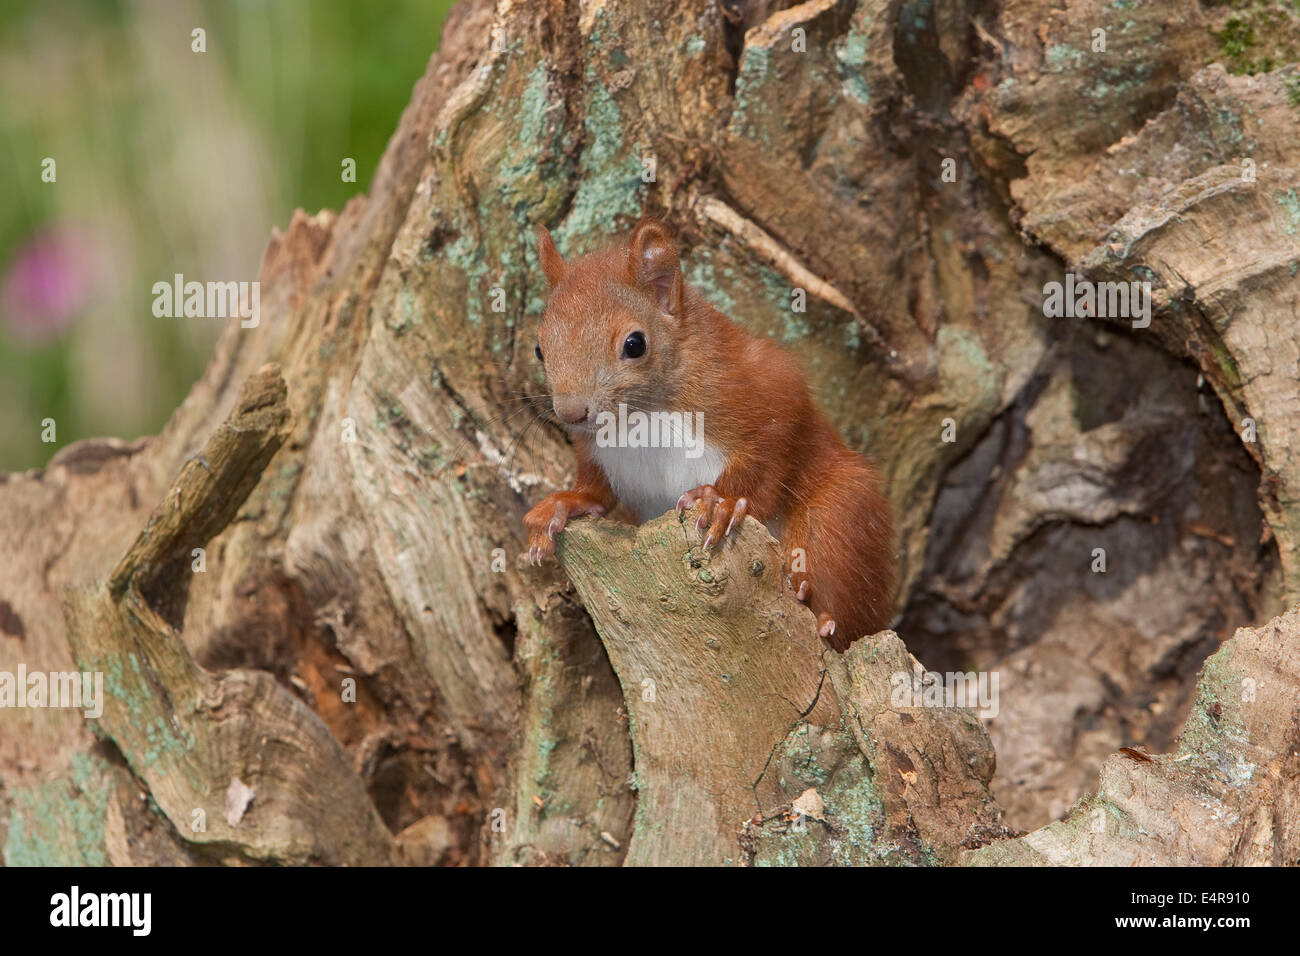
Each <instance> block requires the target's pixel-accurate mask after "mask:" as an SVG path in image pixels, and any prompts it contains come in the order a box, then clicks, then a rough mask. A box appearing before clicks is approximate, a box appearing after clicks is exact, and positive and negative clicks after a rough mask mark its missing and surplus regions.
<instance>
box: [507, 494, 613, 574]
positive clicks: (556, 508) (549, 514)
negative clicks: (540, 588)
mask: <svg viewBox="0 0 1300 956" xmlns="http://www.w3.org/2000/svg"><path fill="white" fill-rule="evenodd" d="M604 513H605V506H604V505H602V504H600V502H598V501H593V500H592V499H590V498H587V497H585V496H584V495H580V494H575V493H574V492H569V491H557V492H556V493H555V494H551V495H547V496H546V497H545V498H543V499H542V500H541V501H539V502H537V504H536V505H534V506H533V508H532V510H530V511H529V512H528V514H526V515H524V528H525V529H526V530H527V531H528V560H529V561H530V562H531V563H533V564H541V563H542V559H543V558H548V557H550V556H551V555H553V554H554V553H555V536H556V535H557V534H559V533H560V532H561V531H563V530H564V525H565V524H566V523H567V522H568V520H569V519H570V518H577V517H579V516H581V515H596V516H597V517H599V516H600V515H603V514H604Z"/></svg>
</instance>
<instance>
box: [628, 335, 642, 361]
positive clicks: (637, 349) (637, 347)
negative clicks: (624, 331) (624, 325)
mask: <svg viewBox="0 0 1300 956" xmlns="http://www.w3.org/2000/svg"><path fill="white" fill-rule="evenodd" d="M643 355H645V333H644V332H633V333H632V334H631V335H629V336H628V337H627V338H626V339H624V340H623V358H626V359H634V358H640V357H641V356H643Z"/></svg>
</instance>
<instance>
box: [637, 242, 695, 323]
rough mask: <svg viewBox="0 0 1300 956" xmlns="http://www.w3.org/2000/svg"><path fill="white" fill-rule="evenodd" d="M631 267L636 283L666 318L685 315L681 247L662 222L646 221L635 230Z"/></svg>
mask: <svg viewBox="0 0 1300 956" xmlns="http://www.w3.org/2000/svg"><path fill="white" fill-rule="evenodd" d="M627 267H628V274H629V278H630V279H631V280H632V283H633V284H634V285H635V286H636V287H637V288H638V289H642V290H643V291H645V292H647V293H649V295H650V297H651V298H653V299H654V300H655V304H656V305H658V306H659V311H660V312H663V313H664V314H665V315H671V316H675V317H680V316H681V314H682V266H681V261H680V260H679V259H678V257H677V243H676V242H675V241H674V240H673V234H672V233H671V232H670V231H669V229H668V227H667V226H666V225H664V224H663V223H662V222H660V221H659V220H658V219H642V220H641V221H640V222H639V223H637V226H636V228H635V229H633V230H632V239H631V241H630V242H629V244H628V254H627Z"/></svg>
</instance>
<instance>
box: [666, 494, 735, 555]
mask: <svg viewBox="0 0 1300 956" xmlns="http://www.w3.org/2000/svg"><path fill="white" fill-rule="evenodd" d="M693 507H698V509H699V512H700V514H699V517H698V518H696V519H695V530H696V531H704V530H705V529H706V528H707V529H708V531H707V532H706V533H705V536H704V549H705V550H706V551H707V550H708V549H709V548H711V547H712V546H713V545H715V544H719V543H721V542H722V539H723V538H725V537H726V536H727V535H729V534H731V531H732V529H733V528H735V527H736V525H737V524H738V523H741V522H743V521H744V518H745V515H746V514H747V513H748V512H749V499H747V498H724V497H722V495H720V494H718V489H716V488H714V487H713V486H712V485H700V486H699V487H698V488H692V489H691V490H690V491H688V492H686V494H684V495H682V496H681V497H680V498H678V499H677V511H678V513H679V514H680V513H681V512H682V511H683V510H684V509H685V508H693Z"/></svg>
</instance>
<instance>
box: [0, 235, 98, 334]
mask: <svg viewBox="0 0 1300 956" xmlns="http://www.w3.org/2000/svg"><path fill="white" fill-rule="evenodd" d="M98 276H99V256H98V255H97V244H96V243H95V241H94V239H93V237H92V236H91V235H90V234H89V233H88V232H86V231H85V230H83V229H78V228H75V227H71V226H54V227H50V228H48V229H46V230H45V231H43V232H40V233H38V234H37V235H35V236H33V237H32V238H30V239H28V240H27V242H26V243H24V244H22V245H20V246H18V248H17V249H16V250H15V251H14V255H13V256H12V258H11V259H10V260H9V263H8V265H7V266H6V268H5V275H4V290H3V292H2V293H0V309H2V310H3V311H2V312H0V321H2V322H3V324H4V325H5V327H6V328H8V329H9V330H10V331H11V332H12V333H13V334H14V335H15V336H16V337H17V338H19V339H23V340H25V341H28V342H43V341H49V340H51V339H54V338H57V337H58V336H59V335H60V334H62V333H63V332H64V331H65V330H66V329H67V328H68V327H69V326H70V325H71V324H72V321H73V319H75V318H76V316H77V314H78V313H79V312H80V311H81V310H82V309H83V308H84V307H85V306H86V303H87V302H88V301H89V300H90V297H91V294H92V292H93V291H94V288H95V286H96V285H97V281H96V280H97V278H98Z"/></svg>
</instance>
